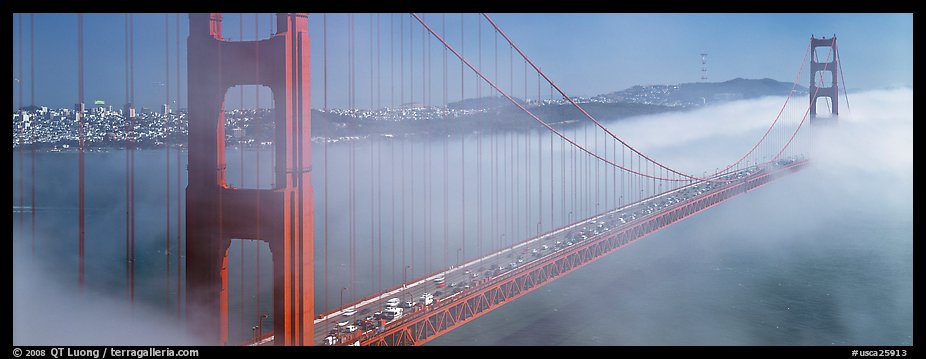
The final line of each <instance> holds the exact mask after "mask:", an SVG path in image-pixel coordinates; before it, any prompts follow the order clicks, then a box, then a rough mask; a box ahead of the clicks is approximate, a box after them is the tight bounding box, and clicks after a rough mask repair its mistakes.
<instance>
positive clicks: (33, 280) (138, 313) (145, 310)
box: [13, 242, 202, 345]
mask: <svg viewBox="0 0 926 359" xmlns="http://www.w3.org/2000/svg"><path fill="white" fill-rule="evenodd" d="M22 247H24V246H23V245H21V244H19V242H14V244H13V259H14V260H13V345H196V344H198V343H202V342H200V341H198V340H197V339H196V337H195V335H193V334H192V333H189V332H187V330H186V329H185V327H184V326H183V325H179V324H178V320H177V318H176V315H175V313H174V312H164V311H163V310H159V309H154V308H150V307H148V306H147V305H146V304H143V303H142V302H140V301H139V302H136V305H135V307H134V308H132V307H131V306H130V305H129V304H128V301H127V300H125V298H124V296H123V297H119V298H117V297H115V295H114V294H104V293H98V292H95V291H93V290H92V289H87V290H86V291H84V292H83V293H80V292H79V291H78V289H77V288H76V285H74V283H64V282H63V279H64V278H62V277H61V275H54V274H52V273H47V272H46V269H44V268H42V267H41V266H40V265H37V264H36V263H33V262H32V261H30V260H29V258H30V257H31V254H30V253H29V250H28V248H22ZM138 290H139V291H140V289H138Z"/></svg>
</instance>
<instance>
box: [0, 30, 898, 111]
mask: <svg viewBox="0 0 926 359" xmlns="http://www.w3.org/2000/svg"><path fill="white" fill-rule="evenodd" d="M491 16H492V17H493V19H494V20H495V21H496V22H497V23H498V25H499V26H500V27H501V28H502V29H503V30H504V31H505V32H507V34H508V35H509V36H511V38H512V39H513V40H514V41H515V42H516V43H517V44H518V45H519V46H520V47H521V48H522V49H523V50H524V51H525V52H526V53H527V54H528V56H530V57H531V58H532V59H533V60H534V61H535V62H536V63H537V64H538V65H539V66H541V67H542V68H543V70H544V71H546V72H547V73H548V75H550V77H551V78H552V79H553V80H554V81H556V82H557V83H558V84H559V85H560V86H561V87H562V88H563V89H564V90H565V91H566V92H567V93H569V94H570V95H572V96H592V95H596V94H601V93H608V92H612V91H617V90H622V89H625V88H627V87H630V86H633V85H637V84H673V83H684V82H696V81H698V80H699V78H700V68H701V57H700V53H701V52H704V51H706V52H707V53H708V54H709V55H708V59H707V66H708V77H709V81H725V80H730V79H733V78H737V77H743V78H773V79H776V80H779V81H786V82H791V81H793V79H794V77H795V74H796V72H797V70H798V68H799V67H800V64H801V59H802V58H803V54H804V52H805V49H806V48H807V43H808V39H809V37H810V35H811V34H814V35H816V36H818V37H819V36H821V35H826V36H832V35H833V34H836V35H837V36H838V38H839V50H840V58H841V59H842V66H843V69H844V70H845V81H846V83H845V84H846V85H848V88H849V89H850V90H852V89H871V88H883V87H894V86H912V85H913V16H912V14H491ZM353 17H354V24H355V25H354V28H355V44H354V46H355V49H356V59H357V61H355V71H356V74H357V75H356V76H357V79H356V90H355V105H356V106H358V107H364V108H366V107H370V106H371V105H374V106H375V105H376V104H377V103H376V100H375V97H374V99H373V101H371V94H370V90H369V89H370V79H371V74H370V59H371V57H370V54H371V53H370V50H369V49H370V45H371V43H370V30H371V29H370V27H369V26H370V25H369V24H370V21H371V19H372V20H373V21H376V19H377V18H378V19H379V29H381V31H382V32H381V37H380V42H379V45H380V52H379V56H380V62H379V65H380V77H379V79H380V85H381V86H382V92H381V94H380V96H381V97H380V102H379V104H380V105H384V106H385V105H389V104H390V103H392V102H395V103H402V102H411V101H415V102H421V101H422V92H421V86H420V84H421V83H422V79H421V72H422V70H421V66H420V65H421V48H422V41H421V37H420V36H421V33H422V27H421V26H420V24H418V23H417V21H415V22H413V23H412V22H410V21H411V20H410V19H409V17H408V16H407V15H394V14H380V15H379V16H376V15H373V16H371V15H369V14H356V15H354V16H353ZM423 17H424V19H425V21H427V22H428V24H429V25H431V26H432V28H435V30H436V31H442V30H441V28H442V25H443V21H444V19H446V37H447V39H448V41H449V42H450V43H451V45H453V46H455V47H457V48H460V14H447V15H446V16H442V15H440V14H425V15H423ZM254 18H255V17H254V15H253V14H245V15H244V28H245V29H246V30H245V36H244V39H246V40H248V39H253V37H254ZM322 18H323V16H322V14H311V15H310V16H309V21H310V29H309V31H310V37H311V41H312V59H311V61H312V71H313V73H312V80H313V104H312V106H313V107H315V108H320V107H322V106H323V97H322V96H321V94H323V87H322V86H323V81H321V80H322V79H323V76H321V75H322V74H323V71H322V69H323V66H322V65H324V61H323V56H322V55H323V51H322V44H323V36H322ZM168 19H169V26H168V27H169V32H168V38H167V40H168V44H167V45H168V47H169V53H168V55H169V59H168V60H169V63H170V82H171V87H172V88H171V94H170V96H171V98H172V101H173V100H174V99H175V97H176V80H175V79H176V73H175V71H176V63H175V59H176V57H175V46H176V45H175V39H176V37H175V36H176V35H175V30H174V29H175V21H176V19H177V18H176V16H175V15H174V14H170V15H169V16H168ZM347 19H348V16H347V15H345V14H330V15H328V16H327V21H328V27H327V28H328V31H327V33H328V37H327V42H328V59H329V66H328V77H329V81H328V82H329V88H328V105H329V107H346V106H347V105H348V103H349V96H348V94H349V88H348V87H347V86H346V85H345V84H346V83H347V73H348V68H347V64H348V61H347V57H346V55H347V44H348V42H347V39H348V31H347V29H348V21H347ZM479 19H480V17H479V16H477V15H476V14H466V15H465V16H464V28H465V31H464V36H465V38H464V42H465V44H464V45H465V54H466V57H467V58H468V59H469V60H470V61H472V62H474V63H477V62H478V56H477V54H478V51H477V49H478V48H477V40H478V39H479V30H480V27H477V26H476V24H477V20H478V21H479V22H478V24H481V25H480V26H481V31H482V35H481V39H482V51H483V53H482V61H483V66H482V69H483V70H484V71H485V72H487V75H488V76H490V77H494V60H495V54H494V50H492V48H493V45H494V44H493V41H494V35H493V33H492V31H491V27H490V26H489V25H488V24H487V23H486V22H485V21H484V20H479ZM269 20H270V15H268V14H263V15H261V16H260V22H261V24H260V30H259V32H260V36H261V37H263V38H265V37H268V36H269V34H270V31H271V30H270V26H269ZM84 21H85V46H86V48H85V63H86V75H85V76H86V79H87V80H86V90H85V91H86V98H87V99H86V101H87V102H88V103H92V101H93V100H94V99H103V100H105V101H106V102H107V103H108V104H113V105H114V107H120V106H121V104H122V103H123V102H124V99H125V85H124V83H125V82H124V81H125V77H124V76H125V72H124V71H125V69H124V61H125V60H124V57H123V54H124V41H125V37H124V36H125V32H124V22H123V21H124V16H123V15H122V14H89V15H85V20H84ZM223 24H224V34H225V37H226V38H227V39H234V40H237V39H239V38H241V36H239V35H238V29H239V15H238V14H226V15H225V17H224V21H223ZM409 24H412V25H413V26H412V27H411V29H412V32H411V34H410V35H409ZM19 25H20V21H19V17H18V16H17V15H14V17H13V43H12V45H13V51H12V54H13V57H12V60H13V69H12V75H11V77H12V81H11V82H12V85H13V98H12V101H13V107H14V108H16V107H17V106H18V103H19V101H20V97H19V93H20V92H19V89H18V82H17V81H18V80H17V78H18V77H19V70H20V68H19V56H20V52H19V36H20V30H19ZM187 25H188V21H187V18H186V16H185V14H183V15H181V16H180V35H181V36H180V45H181V46H180V52H181V54H180V55H181V86H182V92H181V96H182V97H181V100H180V102H181V105H182V106H183V107H185V106H186V98H185V97H186V89H185V87H186V49H185V48H186V35H187V27H188V26H187ZM390 26H392V30H390ZM29 28H30V22H29V15H28V14H24V15H23V24H22V37H23V40H24V45H23V52H24V53H23V60H24V64H25V66H24V67H23V74H24V78H25V80H28V79H29V71H30V68H29V66H30V65H29V63H30V61H29V56H30V55H29V53H30V51H29V36H30V32H29ZM400 28H401V29H403V30H404V32H403V34H404V39H405V42H404V43H402V42H400V41H399V38H398V37H396V38H391V36H390V34H398V33H399V31H400ZM409 36H411V42H412V44H414V45H415V47H413V48H412V49H411V50H409V48H408V37H409ZM391 41H394V42H391ZM35 43H36V48H35V56H36V59H35V66H36V69H35V70H36V71H35V76H36V79H35V81H36V83H35V86H36V88H35V91H36V93H35V102H36V104H40V105H50V106H54V107H60V106H70V105H71V104H73V103H75V102H76V101H77V75H76V68H77V60H76V58H77V57H76V52H77V51H76V50H77V49H76V16H75V15H74V14H36V15H35ZM400 46H402V47H401V49H404V51H405V54H406V58H405V63H406V73H405V76H406V79H409V78H410V79H411V80H407V81H406V84H405V86H406V87H407V88H406V90H405V91H399V87H398V86H399V85H398V84H395V85H393V86H394V88H395V90H394V94H393V96H394V98H390V97H389V94H391V92H389V91H388V90H389V81H390V79H391V80H392V81H395V82H398V81H399V80H398V77H399V73H400V70H399V69H398V67H396V69H395V73H394V74H390V72H389V68H390V66H391V65H390V61H391V60H390V56H395V57H396V62H397V63H398V62H399V60H398V58H399V56H400V54H399V52H400V51H399V48H400ZM430 46H431V50H430V51H431V52H430V53H431V54H432V56H431V57H430V59H431V60H430V61H431V71H432V77H431V81H432V82H431V86H432V87H431V92H430V94H431V97H430V98H429V100H430V101H429V103H431V104H440V103H442V96H443V95H442V86H441V84H442V81H441V75H440V74H441V72H440V71H441V62H442V60H441V52H440V50H439V47H438V46H439V45H438V43H437V42H436V41H434V39H431V43H430ZM164 47H165V36H164V15H163V14H138V15H135V52H136V54H135V61H136V65H135V71H136V74H135V78H136V80H135V87H136V90H135V91H136V102H137V103H138V104H139V105H140V106H146V107H155V108H156V107H158V106H160V104H162V103H164V99H165V93H164V87H163V83H164V79H165V56H164ZM499 49H500V52H499V54H498V56H499V62H500V65H499V66H500V67H501V68H502V69H500V77H501V78H502V79H503V80H502V81H501V82H502V84H503V87H504V84H505V83H506V81H505V80H504V79H505V77H506V75H507V74H508V72H507V71H508V70H507V68H506V66H505V65H506V64H507V63H508V49H507V46H504V45H503V43H502V42H501V41H500V42H499ZM390 51H394V54H393V53H392V52H390ZM408 51H411V56H412V57H413V58H414V59H415V60H414V61H413V62H411V63H409V59H408V54H409V53H408ZM375 53H376V52H375V50H374V52H373V54H375ZM515 56H516V55H515ZM374 58H375V57H374ZM448 64H449V65H448V73H449V74H450V79H449V80H448V81H449V84H448V87H449V89H448V96H449V98H450V99H449V100H450V101H456V100H459V98H460V93H459V76H460V75H459V71H460V70H459V68H460V67H459V66H460V65H459V63H458V62H457V61H454V59H453V58H452V57H450V59H449V60H448ZM521 66H523V64H522V63H521V62H520V61H518V60H515V61H514V73H515V80H514V81H515V84H519V83H522V82H523V78H522V77H521V76H522V74H523V70H521V69H522V68H521ZM409 69H415V71H410V70H409ZM410 72H412V73H413V74H412V75H409V73H410ZM465 75H466V76H467V79H466V85H467V88H466V90H465V97H474V96H476V90H475V87H474V86H473V84H474V83H475V78H474V77H473V75H472V74H471V73H469V72H468V70H467V72H466V74H465ZM390 76H392V78H390ZM409 76H414V77H409ZM805 78H806V77H805ZM519 79H521V80H519ZM528 80H529V82H530V84H529V87H530V88H531V90H530V91H529V94H530V93H536V90H535V89H536V87H537V86H536V82H534V81H536V79H535V75H529V76H528ZM454 81H456V82H454ZM409 82H414V84H415V85H414V86H416V87H414V88H408V87H409V86H412V85H411V84H409ZM29 85H30V83H29V82H28V81H26V82H24V93H25V97H24V98H23V99H22V101H23V103H24V104H27V105H28V104H29V103H30V101H31V99H30V97H29ZM802 85H805V86H806V84H802ZM252 91H253V87H250V88H248V89H247V92H246V94H245V96H246V99H245V101H244V106H246V107H251V106H253V105H254V95H253V92H252ZM409 91H414V94H415V97H413V98H411V99H409V98H408V96H409V94H408V93H409ZM481 91H482V95H488V94H489V92H488V87H483V89H482V90H481ZM543 91H544V93H548V88H547V87H543ZM400 92H404V95H405V96H404V101H403V98H401V97H402V96H401V95H400ZM263 93H264V95H263V99H262V105H263V106H267V103H268V99H269V97H268V96H269V95H268V94H269V92H266V91H264V92H263ZM232 94H233V95H230V96H229V101H228V102H227V107H228V108H235V107H238V106H240V102H239V100H238V97H239V96H238V95H237V90H235V91H233V92H232ZM529 94H528V95H529ZM514 95H515V96H518V97H523V96H524V91H523V86H522V85H516V86H515V91H514ZM374 96H375V95H374Z"/></svg>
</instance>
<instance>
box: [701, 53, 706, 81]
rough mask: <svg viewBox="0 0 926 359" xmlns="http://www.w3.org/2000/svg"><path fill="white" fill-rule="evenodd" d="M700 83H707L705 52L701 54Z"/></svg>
mask: <svg viewBox="0 0 926 359" xmlns="http://www.w3.org/2000/svg"><path fill="white" fill-rule="evenodd" d="M701 81H702V82H703V81H707V52H702V53H701Z"/></svg>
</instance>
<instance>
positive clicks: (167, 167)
mask: <svg viewBox="0 0 926 359" xmlns="http://www.w3.org/2000/svg"><path fill="white" fill-rule="evenodd" d="M169 35H170V28H169V27H168V19H167V14H164V106H165V109H169V107H167V106H170V45H169V43H170V40H169V39H170V36H169ZM164 122H165V126H164V129H165V130H164V160H165V161H164V166H165V168H164V186H165V191H164V197H165V203H166V204H167V205H165V206H164V208H165V209H166V215H165V216H164V225H165V227H166V230H165V232H164V243H165V246H164V254H165V258H164V260H165V262H164V267H165V271H164V296H165V300H166V303H167V306H168V307H170V235H171V233H170V131H169V129H170V117H169V112H168V111H165V112H164Z"/></svg>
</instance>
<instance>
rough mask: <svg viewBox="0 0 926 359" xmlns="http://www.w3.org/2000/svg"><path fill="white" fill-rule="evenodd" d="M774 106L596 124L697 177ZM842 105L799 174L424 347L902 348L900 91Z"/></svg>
mask: <svg viewBox="0 0 926 359" xmlns="http://www.w3.org/2000/svg"><path fill="white" fill-rule="evenodd" d="M782 100H783V98H765V99H758V100H749V101H738V102H732V103H728V104H723V105H719V106H712V107H707V108H703V109H699V110H696V111H690V112H685V113H670V114H660V115H653V116H645V117H639V118H634V119H627V120H621V121H617V122H612V123H610V124H609V128H611V129H613V130H614V132H615V133H618V134H619V135H620V136H623V137H624V138H626V139H628V140H629V141H630V142H631V144H632V145H634V146H638V147H639V148H640V149H642V150H643V151H644V152H645V153H647V154H652V155H653V156H654V158H656V159H657V160H660V161H664V162H665V163H668V164H670V165H676V166H679V167H681V168H682V169H685V170H689V171H696V172H697V173H700V172H701V171H702V170H704V169H707V168H710V169H713V168H714V167H715V166H720V165H723V164H726V163H729V162H731V161H733V160H735V159H736V158H738V157H739V156H740V155H741V154H742V153H743V152H744V151H746V150H748V149H749V146H751V145H752V144H753V143H754V141H755V140H756V139H757V138H758V136H760V135H761V133H762V132H763V131H764V130H765V129H766V128H767V126H768V124H769V123H770V121H771V120H772V119H773V117H769V116H768V114H769V113H772V114H774V113H777V111H778V109H779V108H780V106H781V101H782ZM799 100H801V101H795V103H798V102H799V105H802V106H806V101H803V100H805V99H799ZM849 100H850V101H851V102H850V104H851V106H852V107H851V109H852V111H848V109H846V107H845V102H843V104H842V105H843V107H842V108H841V111H842V115H841V117H840V119H839V123H838V124H837V125H836V126H834V127H828V128H822V129H819V130H818V129H815V130H814V131H815V132H816V133H815V134H814V135H815V140H814V146H813V147H814V150H813V153H811V154H810V157H811V159H812V160H813V162H812V165H811V166H810V167H809V168H808V169H806V170H804V171H801V172H799V173H798V174H795V175H791V176H788V177H785V178H783V179H781V180H779V181H775V182H773V183H771V184H769V185H768V186H765V187H762V188H761V189H758V190H756V191H752V192H750V193H749V194H746V195H744V196H741V197H739V198H737V199H735V200H732V201H730V202H728V203H725V204H723V205H721V206H718V207H715V208H712V209H711V210H710V211H708V212H705V213H703V214H700V215H698V217H697V218H693V219H689V220H686V221H683V222H681V223H679V224H676V225H674V226H672V227H669V228H667V229H665V230H663V231H661V232H659V233H657V234H654V235H653V236H651V237H648V238H645V239H643V240H641V241H640V242H637V243H635V244H634V245H632V246H629V247H627V248H625V249H623V250H621V251H619V252H618V253H615V254H612V255H610V256H608V257H607V258H605V259H602V260H601V261H598V262H596V263H594V264H591V265H589V266H587V267H584V268H582V269H580V270H578V271H576V272H574V273H572V274H570V275H569V276H567V277H566V278H564V279H561V280H557V281H555V282H553V283H552V284H549V285H547V286H546V287H544V288H541V289H539V290H538V291H537V292H534V293H536V294H532V295H528V296H525V297H523V298H521V299H519V300H518V301H517V302H514V303H512V304H509V305H506V306H505V307H503V308H501V309H500V310H497V311H495V312H493V313H490V314H488V315H486V316H484V317H482V319H480V320H479V321H476V322H474V323H473V324H470V325H468V326H464V327H463V328H460V329H458V330H457V332H456V333H451V334H449V335H447V336H445V337H442V338H439V339H437V340H435V341H434V342H433V343H434V344H435V345H446V344H451V345H454V344H456V345H460V344H463V345H467V344H469V345H472V344H475V345H518V344H520V345H575V344H579V345H833V344H835V345H910V344H912V336H913V332H912V313H913V304H912V303H913V293H912V266H913V259H912V251H913V244H912V241H913V239H912V214H913V204H912V203H913V199H912V194H913V189H912V184H913V90H912V89H909V88H906V89H893V90H878V91H868V92H858V93H853V94H850V99H849ZM805 108H806V107H805ZM667 129H671V130H674V131H671V132H668V131H667ZM497 327H498V328H502V329H500V330H497V331H496V330H495V328H497Z"/></svg>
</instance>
